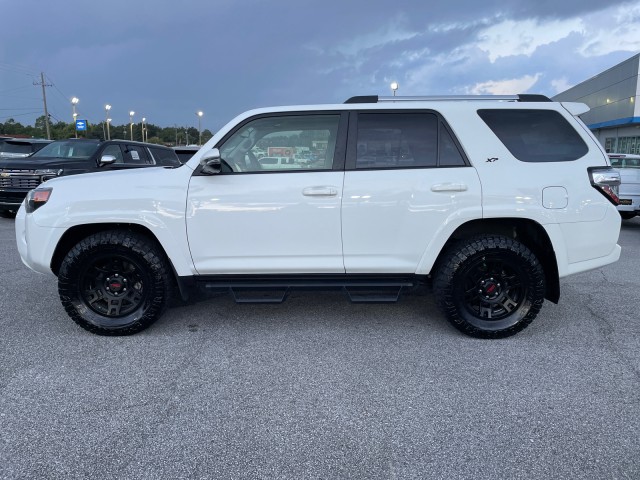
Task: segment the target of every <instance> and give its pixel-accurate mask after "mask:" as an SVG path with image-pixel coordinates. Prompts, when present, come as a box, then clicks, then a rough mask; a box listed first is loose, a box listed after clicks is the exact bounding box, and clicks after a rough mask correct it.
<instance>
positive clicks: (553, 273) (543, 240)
mask: <svg viewBox="0 0 640 480" xmlns="http://www.w3.org/2000/svg"><path fill="white" fill-rule="evenodd" d="M478 234H497V235H504V236H506V237H509V238H513V239H515V240H517V241H519V242H521V243H522V244H523V245H525V246H526V247H527V248H528V249H529V250H531V251H532V252H533V253H534V254H535V255H536V257H537V258H538V261H539V262H540V263H541V265H542V268H543V270H544V275H545V283H546V291H545V298H546V299H547V300H549V301H551V302H553V303H558V300H559V299H560V278H559V275H558V263H557V260H556V254H555V251H554V248H553V244H552V242H551V239H550V238H549V235H548V234H547V232H546V230H545V229H544V227H543V226H542V225H541V224H539V223H538V222H535V221H534V220H530V219H526V218H494V219H481V220H472V221H469V222H467V223H464V224H462V225H460V226H459V227H458V228H457V229H456V230H455V231H454V232H453V233H452V234H451V236H450V237H449V239H448V240H447V242H446V243H445V244H444V246H443V247H442V249H441V250H440V253H439V254H438V257H437V258H436V261H435V263H434V268H433V269H432V270H434V271H435V269H436V268H438V263H439V262H440V260H441V259H442V257H443V256H444V255H445V254H446V252H447V250H448V249H449V247H450V246H451V244H453V243H454V242H457V241H458V240H462V239H465V238H468V237H471V236H474V235H478Z"/></svg>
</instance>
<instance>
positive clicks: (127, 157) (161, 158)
mask: <svg viewBox="0 0 640 480" xmlns="http://www.w3.org/2000/svg"><path fill="white" fill-rule="evenodd" d="M180 165H181V163H180V161H179V160H178V157H177V155H176V153H175V152H174V151H173V150H172V149H171V148H168V147H164V146H161V145H154V144H150V143H141V142H131V141H127V140H108V141H105V142H100V141H98V140H85V139H70V140H57V141H54V142H50V143H48V144H47V145H46V146H45V147H43V148H42V149H40V150H38V151H37V152H35V153H34V154H32V155H31V156H29V157H25V158H13V159H4V160H3V161H2V162H0V213H3V214H5V215H6V214H7V213H9V214H11V213H12V212H16V211H17V210H18V208H19V207H20V204H21V203H22V201H23V200H24V198H25V196H26V195H27V192H28V191H29V190H31V189H33V188H36V187H37V186H38V185H40V184H41V183H42V182H44V181H47V180H50V179H52V178H55V177H60V176H63V175H74V174H78V173H87V172H95V171H99V170H115V169H129V168H140V167H157V166H162V167H178V166H180Z"/></svg>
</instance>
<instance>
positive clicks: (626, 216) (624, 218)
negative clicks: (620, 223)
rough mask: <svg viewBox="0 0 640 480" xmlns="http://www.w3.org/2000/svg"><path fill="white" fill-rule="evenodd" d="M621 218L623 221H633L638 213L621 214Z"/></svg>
mask: <svg viewBox="0 0 640 480" xmlns="http://www.w3.org/2000/svg"><path fill="white" fill-rule="evenodd" d="M620 216H621V217H622V219H623V220H631V219H632V218H633V217H635V216H636V212H620Z"/></svg>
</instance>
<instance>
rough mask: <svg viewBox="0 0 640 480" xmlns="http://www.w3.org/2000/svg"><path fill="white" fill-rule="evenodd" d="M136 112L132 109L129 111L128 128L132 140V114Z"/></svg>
mask: <svg viewBox="0 0 640 480" xmlns="http://www.w3.org/2000/svg"><path fill="white" fill-rule="evenodd" d="M135 114H136V112H134V111H133V110H131V111H130V112H129V128H130V129H131V140H133V116H134V115H135Z"/></svg>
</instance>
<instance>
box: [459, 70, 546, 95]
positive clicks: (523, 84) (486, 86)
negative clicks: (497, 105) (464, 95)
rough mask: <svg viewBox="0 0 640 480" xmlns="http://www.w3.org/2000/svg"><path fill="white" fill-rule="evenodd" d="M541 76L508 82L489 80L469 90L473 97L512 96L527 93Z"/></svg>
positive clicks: (529, 76) (514, 79) (513, 79)
mask: <svg viewBox="0 0 640 480" xmlns="http://www.w3.org/2000/svg"><path fill="white" fill-rule="evenodd" d="M540 77H541V74H540V73H536V74H535V75H525V76H524V77H520V78H512V79H508V80H489V81H488V82H482V83H476V84H475V85H473V86H472V87H470V88H469V89H468V93H470V94H472V95H512V94H517V93H526V92H528V91H529V89H530V88H531V87H533V86H534V85H535V84H536V83H537V82H538V80H539V79H540Z"/></svg>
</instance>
